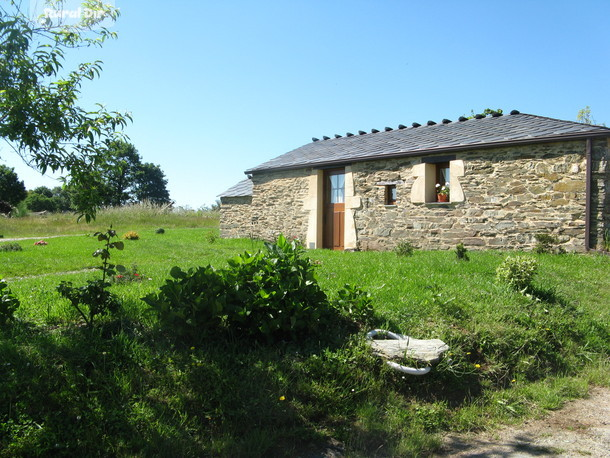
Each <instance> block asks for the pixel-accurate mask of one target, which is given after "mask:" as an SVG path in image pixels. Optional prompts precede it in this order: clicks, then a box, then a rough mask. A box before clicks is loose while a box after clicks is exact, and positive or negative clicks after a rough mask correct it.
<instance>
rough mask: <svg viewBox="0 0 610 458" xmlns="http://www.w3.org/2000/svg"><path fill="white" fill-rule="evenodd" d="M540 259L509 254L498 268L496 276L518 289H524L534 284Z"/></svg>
mask: <svg viewBox="0 0 610 458" xmlns="http://www.w3.org/2000/svg"><path fill="white" fill-rule="evenodd" d="M537 269H538V261H536V260H535V259H533V258H530V257H527V256H519V255H517V256H508V257H507V258H506V259H505V260H504V262H503V263H502V264H501V265H500V266H498V268H497V269H496V278H497V279H498V280H500V281H502V282H504V283H508V284H509V285H510V286H511V287H513V288H515V289H517V290H520V291H522V290H524V289H526V288H528V287H529V286H530V285H531V284H532V280H533V278H534V275H535V274H536V270H537Z"/></svg>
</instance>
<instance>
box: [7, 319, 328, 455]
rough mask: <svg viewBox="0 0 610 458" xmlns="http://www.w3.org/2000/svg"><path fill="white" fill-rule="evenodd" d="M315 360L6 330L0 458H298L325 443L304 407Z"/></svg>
mask: <svg viewBox="0 0 610 458" xmlns="http://www.w3.org/2000/svg"><path fill="white" fill-rule="evenodd" d="M316 349H317V350H316ZM315 351H318V352H319V351H320V347H319V346H318V345H316V344H315V343H312V344H311V345H309V346H308V345H300V346H294V345H283V344H282V345H276V346H268V345H267V346H264V345H260V344H256V343H252V342H246V341H241V340H238V339H233V340H232V339H225V340H219V341H214V340H209V339H208V340H202V341H200V343H199V344H197V345H191V346H187V345H181V344H179V343H176V342H174V341H172V340H171V339H168V338H167V337H166V336H164V335H163V334H161V333H159V332H157V331H153V330H147V329H144V328H142V327H141V326H140V325H138V324H135V323H133V322H127V321H123V322H117V321H115V322H111V323H106V324H103V325H101V326H100V327H99V328H98V329H95V330H93V331H90V330H89V329H87V328H84V327H75V326H71V327H68V328H55V329H48V328H36V327H32V326H28V325H24V324H18V325H15V326H13V328H12V329H5V330H3V331H2V330H0V366H1V368H2V372H1V373H0V425H1V426H0V450H3V452H0V455H7V456H32V455H47V454H54V455H74V454H78V455H85V456H89V455H99V454H101V455H117V454H118V455H145V456H146V455H155V456H202V455H214V456H265V455H266V456H269V454H272V455H273V456H283V455H286V456H291V455H294V454H295V453H296V452H297V451H298V450H302V449H307V448H311V444H316V443H322V442H324V440H325V438H324V437H323V435H322V434H320V433H318V432H317V431H316V427H315V425H311V424H307V422H306V421H304V419H303V416H302V415H301V413H300V412H299V409H300V408H301V407H302V406H299V404H298V403H295V402H294V396H295V395H296V393H295V388H294V387H295V386H296V385H298V380H297V379H298V375H297V374H298V371H295V370H294V367H293V364H294V363H295V362H296V361H300V360H302V359H303V358H304V356H302V355H303V354H309V355H311V354H313V353H314V352H315ZM287 354H288V355H289V357H288V358H287V357H286V355H287ZM295 406H296V407H295ZM314 448H315V447H314Z"/></svg>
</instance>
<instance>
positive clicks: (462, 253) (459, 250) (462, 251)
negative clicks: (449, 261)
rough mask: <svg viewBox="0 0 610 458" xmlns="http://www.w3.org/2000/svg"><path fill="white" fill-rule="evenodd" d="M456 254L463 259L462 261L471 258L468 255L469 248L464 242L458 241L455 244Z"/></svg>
mask: <svg viewBox="0 0 610 458" xmlns="http://www.w3.org/2000/svg"><path fill="white" fill-rule="evenodd" d="M455 255H456V256H457V258H458V259H459V260H462V261H469V260H470V258H469V257H468V250H467V249H466V247H465V246H464V244H463V243H458V244H457V245H456V246H455Z"/></svg>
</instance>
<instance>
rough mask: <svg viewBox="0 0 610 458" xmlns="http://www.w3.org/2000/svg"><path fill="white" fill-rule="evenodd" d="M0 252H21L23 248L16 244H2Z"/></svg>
mask: <svg viewBox="0 0 610 458" xmlns="http://www.w3.org/2000/svg"><path fill="white" fill-rule="evenodd" d="M0 251H23V248H21V245H19V244H18V243H17V242H12V243H3V244H2V245H0Z"/></svg>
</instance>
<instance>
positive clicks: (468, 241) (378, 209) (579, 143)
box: [221, 138, 610, 251]
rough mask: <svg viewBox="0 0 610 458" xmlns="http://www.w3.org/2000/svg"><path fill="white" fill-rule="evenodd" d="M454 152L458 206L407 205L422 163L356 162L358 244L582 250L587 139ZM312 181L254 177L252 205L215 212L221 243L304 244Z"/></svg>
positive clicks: (601, 169)
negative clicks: (542, 239) (552, 243)
mask: <svg viewBox="0 0 610 458" xmlns="http://www.w3.org/2000/svg"><path fill="white" fill-rule="evenodd" d="M609 149H610V139H606V138H604V139H598V140H594V141H593V168H592V170H593V180H592V183H593V188H594V192H593V193H592V222H591V228H592V235H591V245H592V247H596V246H597V247H599V246H600V245H601V243H602V242H603V234H604V231H605V230H607V229H610V181H609V180H610V157H609ZM445 154H446V153H445ZM453 155H454V156H455V157H454V159H455V160H461V161H463V166H464V174H463V176H460V177H459V178H456V179H459V182H460V185H461V189H462V192H463V198H464V200H463V201H462V202H450V203H413V202H412V201H411V191H412V187H413V183H414V181H415V179H416V178H415V176H414V174H413V167H414V166H416V165H418V164H421V163H422V159H423V158H422V157H416V158H403V159H385V160H378V161H369V162H360V163H353V164H352V165H351V172H352V174H351V176H352V177H353V190H354V196H358V197H359V206H358V207H357V208H354V210H353V212H354V223H355V231H356V239H357V247H358V248H359V249H363V250H390V249H392V248H394V247H395V246H396V244H397V243H399V242H400V241H410V242H411V243H413V244H414V245H415V246H417V247H419V248H423V249H450V248H454V247H455V245H456V244H457V243H460V242H462V243H464V245H465V246H466V247H468V248H469V249H486V248H500V249H530V248H532V247H533V246H534V245H535V243H536V241H535V234H539V233H547V234H553V235H556V236H557V237H558V238H559V240H560V241H561V243H562V245H563V247H564V248H565V249H566V250H568V251H584V248H585V247H584V241H585V206H586V190H585V188H586V142H585V140H575V141H570V142H562V143H543V144H534V145H520V146H512V147H503V148H493V149H492V148H490V149H481V150H474V151H470V152H469V151H466V152H456V153H454V154H453ZM460 164H461V163H460ZM460 167H461V165H460ZM311 174H312V170H311V169H301V170H295V171H283V172H265V173H257V174H255V175H254V176H253V178H252V180H253V184H254V193H253V196H252V200H251V205H242V204H239V205H241V206H239V205H238V204H237V203H230V204H229V205H227V206H226V208H223V209H222V210H221V212H222V213H221V215H224V217H223V216H221V233H222V234H223V237H224V236H230V237H233V236H248V237H249V236H253V237H255V238H261V239H265V240H272V239H274V238H275V237H276V236H277V235H278V234H279V233H283V234H284V235H286V236H287V237H297V238H299V239H301V240H306V237H307V226H308V221H309V217H310V215H311V212H312V211H316V210H315V208H309V207H308V206H307V205H306V202H308V201H309V200H311V197H309V198H308V188H309V186H310V185H311V183H313V181H312V180H311V179H310V177H311ZM452 179H454V178H452ZM388 182H392V183H396V187H397V199H398V201H397V203H396V205H392V206H386V205H385V187H384V186H383V185H380V184H383V183H388ZM223 199H226V198H223ZM223 207H225V203H224V200H223ZM245 207H251V208H252V213H251V214H250V213H248V211H247V210H245Z"/></svg>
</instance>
